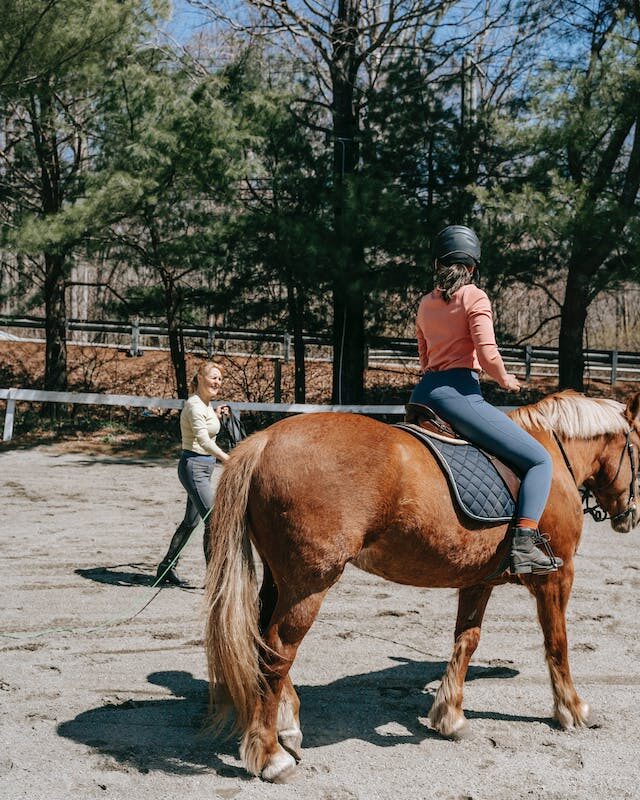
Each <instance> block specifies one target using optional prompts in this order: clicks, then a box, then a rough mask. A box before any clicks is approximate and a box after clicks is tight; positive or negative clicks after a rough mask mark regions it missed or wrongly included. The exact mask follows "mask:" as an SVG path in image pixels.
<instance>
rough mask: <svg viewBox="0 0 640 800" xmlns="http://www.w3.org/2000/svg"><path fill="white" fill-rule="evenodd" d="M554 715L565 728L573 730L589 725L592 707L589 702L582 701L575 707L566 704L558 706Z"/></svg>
mask: <svg viewBox="0 0 640 800" xmlns="http://www.w3.org/2000/svg"><path fill="white" fill-rule="evenodd" d="M554 716H555V718H556V720H557V722H558V725H560V727H561V728H562V729H563V730H565V731H572V730H574V729H575V728H585V727H589V725H590V722H591V709H590V708H589V704H588V703H585V702H583V701H580V702H579V703H578V704H577V705H576V706H575V707H574V708H568V707H567V706H565V705H559V706H556V709H555V714H554Z"/></svg>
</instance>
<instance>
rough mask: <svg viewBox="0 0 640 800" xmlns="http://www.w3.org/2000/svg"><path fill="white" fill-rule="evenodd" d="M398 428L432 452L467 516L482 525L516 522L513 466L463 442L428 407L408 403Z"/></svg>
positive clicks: (516, 479)
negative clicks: (514, 519)
mask: <svg viewBox="0 0 640 800" xmlns="http://www.w3.org/2000/svg"><path fill="white" fill-rule="evenodd" d="M394 427H397V428H400V429H402V430H404V431H406V432H407V433H409V434H411V435H412V436H413V437H414V438H416V439H418V440H419V441H420V442H422V444H424V445H425V446H426V447H427V448H428V449H429V450H430V451H431V453H432V454H433V456H434V457H435V460H436V462H437V463H438V464H439V465H440V467H441V469H442V471H443V472H444V475H445V477H446V478H447V482H448V483H449V488H450V489H451V493H452V495H453V498H454V500H455V501H456V503H457V504H458V506H459V508H460V510H461V511H462V512H463V514H465V515H466V516H467V517H469V518H470V519H472V520H475V521H479V522H489V523H503V522H510V521H511V520H512V518H513V515H514V514H515V508H516V504H515V498H516V497H517V496H518V491H519V488H520V478H519V477H518V475H516V473H515V472H514V471H513V470H512V469H511V467H510V466H509V465H507V464H505V463H504V462H503V461H501V460H500V459H499V458H497V457H496V456H494V455H491V454H490V453H487V452H486V451H484V450H483V449H482V448H480V447H478V446H477V445H475V444H473V443H472V442H468V441H467V440H466V439H463V438H462V437H461V436H459V435H458V434H457V433H456V431H455V430H454V429H453V428H452V427H451V425H450V424H449V423H448V422H446V421H445V420H443V419H442V418H441V417H439V416H438V415H437V414H436V413H435V411H434V410H433V409H432V408H429V407H428V406H425V405H421V404H418V403H408V404H407V410H406V415H405V421H404V422H403V423H399V424H397V425H395V426H394Z"/></svg>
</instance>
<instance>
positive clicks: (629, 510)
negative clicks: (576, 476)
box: [585, 392, 640, 533]
mask: <svg viewBox="0 0 640 800" xmlns="http://www.w3.org/2000/svg"><path fill="white" fill-rule="evenodd" d="M623 413H624V417H625V418H626V420H627V422H628V423H629V429H628V431H627V432H624V433H616V434H612V435H611V436H610V437H608V441H607V444H606V445H605V447H604V448H602V450H601V452H600V454H599V459H598V460H599V468H598V469H597V471H596V472H595V474H594V475H593V477H592V478H591V479H590V480H588V481H585V485H586V486H587V487H588V488H589V489H590V490H591V492H593V494H594V496H595V498H596V500H597V501H598V503H599V505H600V506H602V508H603V509H605V511H607V513H608V514H609V515H610V517H611V527H612V528H613V529H614V530H615V531H618V532H619V533H628V532H629V531H630V530H632V528H635V527H636V525H637V524H638V522H639V521H640V487H639V485H638V473H639V471H640V470H639V458H640V392H638V393H636V394H635V395H633V396H632V397H630V398H629V400H628V401H627V405H626V408H625V409H624V412H623Z"/></svg>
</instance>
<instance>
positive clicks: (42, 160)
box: [29, 81, 67, 418]
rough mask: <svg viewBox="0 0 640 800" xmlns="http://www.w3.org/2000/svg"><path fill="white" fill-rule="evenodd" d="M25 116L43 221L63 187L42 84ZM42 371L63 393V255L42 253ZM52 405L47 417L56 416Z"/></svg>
mask: <svg viewBox="0 0 640 800" xmlns="http://www.w3.org/2000/svg"><path fill="white" fill-rule="evenodd" d="M29 114H30V122H31V130H32V134H33V142H34V147H35V152H36V157H37V159H38V166H39V168H40V186H39V192H40V204H41V210H42V215H43V216H44V217H45V218H46V217H48V216H52V215H54V214H57V213H58V212H59V211H60V209H61V208H62V204H63V200H64V197H63V193H64V187H63V183H62V179H61V175H60V163H59V158H58V140H57V134H56V124H55V123H56V119H55V111H54V104H53V95H52V92H51V89H50V87H49V85H48V83H47V82H46V81H44V82H43V83H42V84H40V85H39V86H38V87H37V88H36V89H35V90H34V92H33V93H32V94H31V96H30V105H29ZM43 255H44V263H45V280H44V304H45V317H46V321H45V331H46V348H45V367H44V388H45V390H46V391H53V392H63V391H66V389H67V306H66V300H65V288H66V286H65V277H66V276H65V266H66V263H65V262H66V256H67V253H66V251H65V252H61V251H58V252H56V253H50V252H45V253H44V254H43ZM54 409H55V405H53V406H52V408H51V409H50V411H49V413H50V416H51V417H52V418H54V417H55V416H56V412H55V410H54Z"/></svg>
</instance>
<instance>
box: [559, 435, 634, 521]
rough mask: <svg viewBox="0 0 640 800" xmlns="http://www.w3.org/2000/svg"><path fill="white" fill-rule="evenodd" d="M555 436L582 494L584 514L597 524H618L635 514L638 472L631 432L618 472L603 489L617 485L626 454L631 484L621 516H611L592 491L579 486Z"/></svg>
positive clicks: (562, 449)
mask: <svg viewBox="0 0 640 800" xmlns="http://www.w3.org/2000/svg"><path fill="white" fill-rule="evenodd" d="M551 432H552V434H553V438H554V439H555V440H556V444H557V445H558V447H559V448H560V452H561V453H562V458H563V459H564V463H565V464H566V466H567V469H568V470H569V473H570V474H571V477H572V478H573V482H574V483H575V485H576V488H577V489H578V491H579V492H580V497H581V499H582V505H583V514H589V515H590V516H591V517H592V518H593V520H594V521H595V522H604V520H606V519H610V520H611V521H612V522H616V520H619V519H624V518H625V517H628V516H629V514H632V513H633V510H634V508H635V507H636V486H637V474H638V473H637V470H636V462H635V459H634V457H633V442H632V441H631V431H629V432H628V433H627V438H626V439H625V443H624V445H623V447H622V452H621V453H620V460H619V461H618V469H617V470H616V474H615V475H614V476H613V478H612V479H611V480H610V481H609V483H607V484H605V485H604V486H602V487H601V488H602V489H607V488H608V487H609V486H611V485H612V484H613V483H615V481H616V479H617V478H618V475H619V474H620V470H621V469H622V462H623V461H624V456H625V453H627V454H628V456H629V465H630V466H631V483H630V484H629V499H628V501H627V508H626V509H625V510H624V511H621V512H620V514H615V515H614V516H611V515H610V514H609V513H608V512H607V511H605V509H604V508H602V506H601V505H600V504H599V503H598V501H597V500H596V497H595V495H594V494H593V492H592V491H591V489H590V488H589V487H588V486H586V485H583V486H582V488H580V486H578V481H577V480H576V476H575V473H574V471H573V467H572V466H571V462H570V461H569V457H568V456H567V452H566V450H565V449H564V446H563V444H562V442H561V440H560V438H559V436H558V435H557V433H556V432H555V431H551ZM591 499H593V501H594V504H593V505H589V501H590V500H591Z"/></svg>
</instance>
